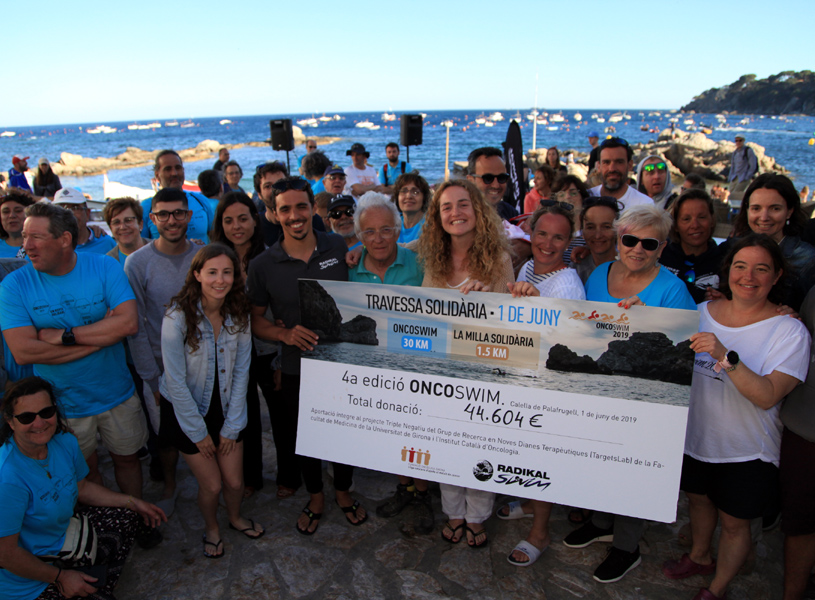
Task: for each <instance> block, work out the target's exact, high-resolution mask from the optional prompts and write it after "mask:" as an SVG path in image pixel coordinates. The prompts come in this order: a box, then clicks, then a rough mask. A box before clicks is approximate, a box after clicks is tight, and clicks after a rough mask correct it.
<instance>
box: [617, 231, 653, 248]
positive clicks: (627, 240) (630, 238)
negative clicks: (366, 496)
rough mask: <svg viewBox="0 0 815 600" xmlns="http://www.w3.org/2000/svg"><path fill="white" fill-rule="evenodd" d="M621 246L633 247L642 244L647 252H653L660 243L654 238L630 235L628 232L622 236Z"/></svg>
mask: <svg viewBox="0 0 815 600" xmlns="http://www.w3.org/2000/svg"><path fill="white" fill-rule="evenodd" d="M620 241H622V243H623V246H625V247H626V248H635V247H636V246H637V244H642V249H643V250H646V251H648V252H653V251H654V250H656V249H657V248H659V246H660V245H661V244H662V242H660V241H659V240H658V239H656V238H638V237H637V236H636V235H631V234H630V233H626V234H625V235H624V236H622V238H620Z"/></svg>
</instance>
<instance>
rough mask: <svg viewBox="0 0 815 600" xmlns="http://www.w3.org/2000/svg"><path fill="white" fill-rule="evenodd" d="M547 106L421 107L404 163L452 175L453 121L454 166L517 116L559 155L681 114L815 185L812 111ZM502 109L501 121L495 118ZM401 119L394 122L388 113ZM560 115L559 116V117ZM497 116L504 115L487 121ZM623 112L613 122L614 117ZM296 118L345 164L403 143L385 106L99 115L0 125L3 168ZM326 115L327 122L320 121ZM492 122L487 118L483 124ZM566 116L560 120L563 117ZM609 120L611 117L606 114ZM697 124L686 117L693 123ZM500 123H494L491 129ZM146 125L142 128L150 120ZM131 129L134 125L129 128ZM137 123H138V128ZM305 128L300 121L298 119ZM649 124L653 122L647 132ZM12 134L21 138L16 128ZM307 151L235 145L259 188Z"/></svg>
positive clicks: (226, 140) (230, 139)
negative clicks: (752, 146) (24, 160)
mask: <svg viewBox="0 0 815 600" xmlns="http://www.w3.org/2000/svg"><path fill="white" fill-rule="evenodd" d="M538 111H539V112H540V113H548V114H547V115H546V116H545V118H546V120H547V121H548V123H547V124H545V125H544V124H538V125H537V126H535V124H534V122H533V121H532V120H530V119H529V118H528V116H531V113H532V110H531V109H529V108H527V109H520V110H519V109H507V108H503V109H500V108H499V109H481V110H479V109H476V110H447V111H418V110H417V111H415V112H414V113H410V114H418V113H423V114H424V115H425V116H424V117H423V128H422V133H423V135H422V138H423V139H422V144H421V145H419V146H412V147H410V148H405V147H402V148H401V150H402V152H401V156H400V159H401V160H409V162H410V163H411V165H413V167H414V168H416V169H419V170H420V171H421V173H422V174H423V175H424V176H425V177H426V178H427V179H428V181H430V182H431V183H434V182H437V181H441V180H443V179H444V175H445V148H446V143H447V134H448V127H446V126H445V125H443V123H445V122H449V123H450V124H451V126H450V127H449V162H448V166H449V168H450V170H451V171H452V169H453V163H454V161H465V160H466V159H467V155H468V154H469V152H470V151H471V150H473V149H474V148H478V147H480V146H488V145H489V146H498V147H500V145H501V142H503V141H504V139H505V138H506V133H507V128H508V126H509V123H510V120H511V119H513V118H516V119H517V120H518V121H519V124H520V125H521V135H522V137H523V146H524V149H525V150H526V149H531V148H533V128H534V127H536V128H537V129H536V132H535V145H534V147H535V148H545V147H550V146H557V147H558V148H559V149H560V150H561V153H564V151H568V150H570V149H574V150H578V151H582V152H588V151H589V150H590V146H589V144H588V140H587V137H588V134H589V133H590V132H592V131H596V132H597V133H599V134H600V137H601V139H602V138H604V137H605V136H606V135H612V133H611V132H606V131H605V129H606V128H607V127H609V126H613V127H614V128H615V129H616V131H615V132H614V133H613V135H617V136H620V137H623V138H625V139H626V140H628V142H629V143H632V144H633V143H638V142H642V143H644V142H648V141H650V140H655V139H656V134H655V133H652V132H651V131H648V130H653V131H661V130H663V129H665V128H668V127H670V125H671V120H672V119H675V126H676V127H677V128H679V129H682V130H689V129H692V128H697V129H701V128H702V127H703V126H708V127H711V128H712V129H713V131H712V132H711V133H710V134H709V136H708V137H710V138H711V139H713V140H715V141H718V140H722V139H727V140H732V139H733V136H734V135H735V133H736V132H739V133H741V134H743V135H744V136H745V138H746V139H747V141H748V142H756V143H757V144H759V145H761V146H764V147H765V148H766V152H767V154H768V155H770V156H772V157H774V158H775V159H776V161H777V162H778V163H779V164H781V165H782V166H784V167H785V168H787V169H788V170H789V171H790V172H791V176H792V178H793V180H794V181H795V184H796V187H798V188H799V189H800V188H802V187H803V186H804V185H808V186H809V187H810V189H815V160H813V158H814V157H815V145H810V144H809V142H810V140H812V139H813V138H815V118H813V117H807V116H779V117H776V116H762V115H710V114H693V115H691V114H683V113H678V112H675V111H671V110H660V109H654V110H639V109H637V110H631V109H629V110H623V109H617V110H596V109H583V110H556V109H538ZM495 113H500V114H501V116H502V118H503V120H497V115H495ZM386 114H387V115H388V117H390V116H395V120H386V119H385V116H386ZM554 115H558V116H556V117H554V119H553V116H554ZM490 116H494V118H496V120H489V118H488V117H490ZM616 117H622V118H621V119H620V120H619V121H616V122H612V118H616ZM280 118H290V119H292V122H293V124H295V125H296V124H297V121H303V120H306V119H314V120H315V122H316V124H317V126H316V127H312V126H309V125H307V124H304V125H302V126H301V127H302V129H303V132H304V134H305V135H307V136H314V137H318V138H320V137H332V138H339V140H338V141H334V142H332V143H329V144H324V145H320V149H321V150H323V151H324V152H325V153H326V154H327V155H328V157H329V158H330V159H331V160H332V161H334V162H337V163H339V164H341V165H343V166H346V165H349V164H350V162H351V159H350V157H347V156H346V151H347V150H348V149H349V148H350V147H351V144H352V143H355V142H360V143H362V144H364V145H365V147H366V149H367V150H368V151H369V152H370V153H371V158H370V159H369V162H370V164H372V165H373V166H375V167H376V168H377V169H379V168H380V167H381V166H382V164H384V163H385V162H386V158H385V145H386V144H387V143H388V142H396V143H399V141H400V121H399V118H400V114H395V115H393V113H381V112H358V113H340V114H337V115H335V114H333V113H328V114H325V115H323V114H314V115H313V114H289V115H256V116H228V115H224V116H221V117H212V118H197V119H189V118H187V117H179V118H176V119H169V118H168V119H160V120H155V121H140V122H94V123H80V124H69V125H47V126H46V125H43V126H31V127H16V128H7V129H5V130H3V131H0V165H2V169H3V170H4V171H5V170H7V169H9V168H11V157H12V156H13V155H15V154H19V155H23V156H30V157H31V159H30V160H29V164H30V165H31V166H32V168H33V167H34V166H35V165H36V161H37V160H38V159H39V158H40V157H42V156H45V157H47V158H48V159H49V160H50V161H52V162H53V161H58V160H59V158H60V154H61V153H62V152H70V153H72V154H79V155H81V156H83V157H87V158H96V157H114V156H116V155H118V154H121V153H122V152H124V151H125V150H127V148H128V147H136V148H140V149H142V150H157V149H164V148H172V149H175V150H183V149H186V148H192V147H194V146H196V145H197V144H198V143H199V142H201V141H203V140H207V139H209V140H216V141H217V142H219V143H221V144H229V145H233V144H247V143H249V142H264V141H266V140H268V139H269V138H270V127H269V121H270V120H271V119H280ZM321 118H324V119H327V120H320V119H321ZM482 119H486V121H485V122H483V123H482V122H481V121H482ZM560 119H562V120H560ZM601 119H602V120H603V121H601ZM688 120H690V121H692V123H690V122H686V121H688ZM364 122H367V123H370V126H369V127H358V126H357V125H358V124H359V123H364ZM488 123H492V126H488ZM100 125H105V126H107V128H108V129H107V130H108V131H111V133H89V132H88V130H94V129H95V128H97V127H99V126H100ZM146 125H149V126H150V127H147V128H136V127H137V126H142V127H144V126H146ZM129 126H130V127H129ZM133 126H136V127H133ZM298 126H300V125H298ZM643 128H644V129H646V130H645V131H643ZM11 134H13V135H11ZM303 152H305V148H304V146H302V145H300V146H298V147H297V148H295V150H294V151H292V152H290V153H288V155H287V153H286V152H283V151H275V150H272V149H271V146H263V147H254V146H245V147H242V148H237V149H234V150H232V151H231V155H232V158H233V159H234V160H237V161H238V162H239V163H240V165H241V166H242V167H243V171H244V174H245V175H244V179H243V181H242V183H241V186H242V187H243V188H244V189H245V190H247V191H248V192H251V190H252V180H251V176H252V173H253V172H254V167H255V166H257V165H258V164H261V163H263V162H266V161H270V160H280V161H283V162H286V161H287V160H288V161H289V162H290V165H291V167H292V170H293V171H294V172H296V170H297V158H298V157H299V156H301V155H302V153H303ZM216 159H217V157H213V158H212V159H211V160H201V161H196V162H188V163H187V164H185V170H186V177H187V179H188V180H195V179H197V177H198V174H199V173H200V172H201V171H202V170H204V169H208V168H211V166H212V164H213V163H214V162H215V160H216ZM108 177H109V179H110V180H111V181H117V182H119V183H123V184H126V185H131V186H135V187H140V188H148V189H149V188H150V178H151V177H152V169H151V167H144V166H143V167H136V168H127V169H121V170H112V171H110V172H109V173H108ZM61 180H62V183H63V185H64V186H72V187H78V188H80V189H81V190H82V191H83V192H85V193H88V194H90V195H91V197H92V198H93V199H94V200H103V199H104V191H103V190H104V188H103V176H102V175H94V176H90V177H68V176H65V177H62V178H61Z"/></svg>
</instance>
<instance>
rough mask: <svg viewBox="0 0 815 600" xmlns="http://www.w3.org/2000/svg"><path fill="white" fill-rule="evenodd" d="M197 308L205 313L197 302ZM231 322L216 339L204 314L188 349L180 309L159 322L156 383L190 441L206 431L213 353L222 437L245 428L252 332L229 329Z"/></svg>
mask: <svg viewBox="0 0 815 600" xmlns="http://www.w3.org/2000/svg"><path fill="white" fill-rule="evenodd" d="M198 306H199V310H201V312H202V313H203V310H202V309H201V305H200V304H199V305H198ZM232 325H233V322H232V319H231V317H227V318H226V320H225V322H224V326H223V328H222V329H221V333H220V335H219V336H218V341H217V342H216V341H215V335H214V332H213V329H212V324H211V323H210V322H209V319H207V318H206V316H203V318H202V319H201V322H200V323H199V327H200V329H201V340H200V342H199V345H198V350H196V351H195V352H193V351H191V350H190V348H189V347H188V346H187V345H186V344H185V343H184V337H185V335H186V333H187V324H186V321H185V319H184V314H183V313H182V312H181V311H179V310H178V309H173V310H172V311H171V312H170V313H169V314H167V315H166V316H165V317H164V320H163V321H162V323H161V356H162V359H163V361H164V374H163V375H162V376H161V380H160V382H159V390H160V391H161V395H162V396H164V397H165V398H167V400H169V401H170V402H171V403H172V405H173V409H174V410H175V415H176V417H177V418H178V424H179V425H180V426H181V430H182V431H183V432H184V433H185V434H186V435H187V437H189V438H190V440H192V441H193V442H194V443H198V442H200V441H201V440H203V439H204V438H205V437H206V436H207V427H206V424H205V423H204V415H206V414H207V411H208V410H209V403H210V400H211V399H212V388H213V386H214V384H215V354H216V352H217V354H218V381H219V383H220V393H221V406H222V407H223V411H224V425H223V427H222V428H221V436H223V437H225V438H227V439H230V440H234V439H237V437H238V434H240V432H241V431H242V430H243V428H244V427H246V422H247V411H246V390H247V387H248V384H249V363H250V360H251V356H252V335H251V333H250V329H249V327H247V329H246V331H242V332H237V333H229V331H228V330H227V327H231V326H232Z"/></svg>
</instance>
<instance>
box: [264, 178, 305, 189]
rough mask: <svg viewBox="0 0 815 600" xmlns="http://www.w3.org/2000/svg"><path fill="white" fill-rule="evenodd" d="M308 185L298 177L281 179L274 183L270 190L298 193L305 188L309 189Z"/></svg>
mask: <svg viewBox="0 0 815 600" xmlns="http://www.w3.org/2000/svg"><path fill="white" fill-rule="evenodd" d="M310 185H311V184H310V183H309V182H308V181H306V180H305V179H302V178H300V177H292V178H290V179H281V180H280V181H275V182H274V183H273V184H272V189H274V190H277V191H278V192H285V191H287V190H296V191H298V192H302V191H303V190H305V189H306V188H307V187H310Z"/></svg>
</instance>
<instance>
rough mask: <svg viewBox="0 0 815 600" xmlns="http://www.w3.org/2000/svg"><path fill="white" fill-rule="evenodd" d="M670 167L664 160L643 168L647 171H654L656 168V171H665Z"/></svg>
mask: <svg viewBox="0 0 815 600" xmlns="http://www.w3.org/2000/svg"><path fill="white" fill-rule="evenodd" d="M667 168H668V165H666V164H665V163H664V162H660V163H656V164H652V165H645V166H644V167H643V168H642V170H643V171H645V172H646V173H652V172H653V171H654V170H656V171H665V170H666V169H667Z"/></svg>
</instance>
